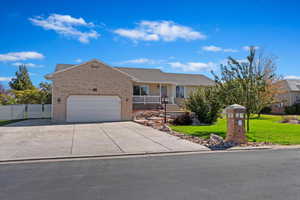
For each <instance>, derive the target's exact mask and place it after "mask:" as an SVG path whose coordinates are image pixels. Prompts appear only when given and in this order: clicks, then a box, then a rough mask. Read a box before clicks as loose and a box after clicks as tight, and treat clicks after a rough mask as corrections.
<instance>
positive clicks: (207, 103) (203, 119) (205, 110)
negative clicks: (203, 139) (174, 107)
mask: <svg viewBox="0 0 300 200" xmlns="http://www.w3.org/2000/svg"><path fill="white" fill-rule="evenodd" d="M185 106H186V108H187V109H188V110H190V111H192V112H193V113H195V115H196V117H197V119H198V120H199V122H200V123H205V124H212V123H214V122H216V121H217V119H218V117H219V113H220V109H221V104H220V101H219V99H218V94H217V90H216V88H215V87H210V88H199V89H198V90H196V91H194V92H193V93H192V94H190V96H189V98H188V99H187V100H186V102H185Z"/></svg>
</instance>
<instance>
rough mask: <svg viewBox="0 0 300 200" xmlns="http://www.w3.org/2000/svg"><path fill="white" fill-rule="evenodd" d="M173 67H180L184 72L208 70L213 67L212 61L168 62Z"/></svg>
mask: <svg viewBox="0 0 300 200" xmlns="http://www.w3.org/2000/svg"><path fill="white" fill-rule="evenodd" d="M168 64H169V65H170V66H171V67H172V68H174V69H180V70H182V71H184V72H197V71H208V70H212V69H214V67H215V64H214V63H213V62H208V63H202V62H188V63H181V62H171V63H168Z"/></svg>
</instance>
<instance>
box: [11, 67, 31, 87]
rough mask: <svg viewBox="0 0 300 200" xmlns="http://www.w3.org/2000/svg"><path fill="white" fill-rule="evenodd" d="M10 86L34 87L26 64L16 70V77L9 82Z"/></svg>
mask: <svg viewBox="0 0 300 200" xmlns="http://www.w3.org/2000/svg"><path fill="white" fill-rule="evenodd" d="M9 86H10V88H11V89H13V90H31V89H34V86H33V84H32V82H31V80H30V77H29V74H28V71H27V68H26V66H25V65H20V66H19V70H18V71H17V72H16V77H15V78H12V80H11V81H10V82H9Z"/></svg>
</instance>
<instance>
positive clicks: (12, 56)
mask: <svg viewBox="0 0 300 200" xmlns="http://www.w3.org/2000/svg"><path fill="white" fill-rule="evenodd" d="M42 58H44V55H43V54H41V53H38V52H35V51H23V52H11V53H6V54H0V61H19V60H29V59H42Z"/></svg>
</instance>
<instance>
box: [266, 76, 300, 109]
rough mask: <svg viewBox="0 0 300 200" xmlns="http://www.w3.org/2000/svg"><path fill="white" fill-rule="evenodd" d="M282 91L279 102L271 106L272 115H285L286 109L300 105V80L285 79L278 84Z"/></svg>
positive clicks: (278, 97)
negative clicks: (296, 104)
mask: <svg viewBox="0 0 300 200" xmlns="http://www.w3.org/2000/svg"><path fill="white" fill-rule="evenodd" d="M276 84H277V85H278V87H279V89H280V93H279V94H278V96H277V99H278V102H279V103H277V104H274V105H272V106H271V108H272V113H277V114H283V113H284V107H286V106H291V105H293V104H295V103H300V80H297V79H285V80H281V81H278V82H277V83H276Z"/></svg>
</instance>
